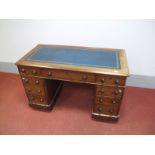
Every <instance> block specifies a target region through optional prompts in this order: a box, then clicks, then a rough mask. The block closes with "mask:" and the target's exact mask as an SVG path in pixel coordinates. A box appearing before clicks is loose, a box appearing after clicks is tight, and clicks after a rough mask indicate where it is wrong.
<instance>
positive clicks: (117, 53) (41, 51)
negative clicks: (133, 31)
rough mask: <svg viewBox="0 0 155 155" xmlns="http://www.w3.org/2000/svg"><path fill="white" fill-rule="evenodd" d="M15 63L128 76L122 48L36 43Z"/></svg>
mask: <svg viewBox="0 0 155 155" xmlns="http://www.w3.org/2000/svg"><path fill="white" fill-rule="evenodd" d="M16 64H17V65H24V66H35V67H44V68H55V69H64V70H73V71H82V72H92V73H100V74H113V75H122V76H128V74H129V71H128V65H127V60H126V56H125V51H124V50H123V49H110V48H94V47H81V46H65V45H37V46H36V47H35V48H33V49H32V50H31V51H30V52H29V53H28V54H26V55H25V56H24V57H23V58H21V59H20V60H19V61H18V62H17V63H16Z"/></svg>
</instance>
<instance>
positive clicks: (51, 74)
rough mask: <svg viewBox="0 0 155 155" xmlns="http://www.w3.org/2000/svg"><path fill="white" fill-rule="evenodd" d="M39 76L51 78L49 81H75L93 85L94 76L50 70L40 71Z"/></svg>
mask: <svg viewBox="0 0 155 155" xmlns="http://www.w3.org/2000/svg"><path fill="white" fill-rule="evenodd" d="M40 74H41V76H43V77H47V78H51V79H60V80H67V81H75V82H76V81H77V82H84V83H87V82H88V83H95V74H90V73H82V72H73V71H65V70H52V69H42V70H41V72H40Z"/></svg>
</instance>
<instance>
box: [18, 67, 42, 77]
mask: <svg viewBox="0 0 155 155" xmlns="http://www.w3.org/2000/svg"><path fill="white" fill-rule="evenodd" d="M18 69H19V72H20V74H21V75H22V76H27V75H30V76H38V75H40V68H37V67H25V66H18Z"/></svg>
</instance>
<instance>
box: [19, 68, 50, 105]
mask: <svg viewBox="0 0 155 155" xmlns="http://www.w3.org/2000/svg"><path fill="white" fill-rule="evenodd" d="M39 71H40V70H39V69H38V68H27V67H20V68H19V72H20V75H21V78H22V81H23V85H24V88H25V92H26V95H27V97H28V99H29V102H30V104H48V94H47V90H46V87H45V82H46V81H45V79H41V78H38V77H36V76H37V75H39Z"/></svg>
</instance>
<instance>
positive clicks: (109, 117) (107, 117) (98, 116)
mask: <svg viewBox="0 0 155 155" xmlns="http://www.w3.org/2000/svg"><path fill="white" fill-rule="evenodd" d="M92 118H94V119H95V120H98V121H118V119H119V115H117V116H115V115H106V114H98V113H94V112H92Z"/></svg>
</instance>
